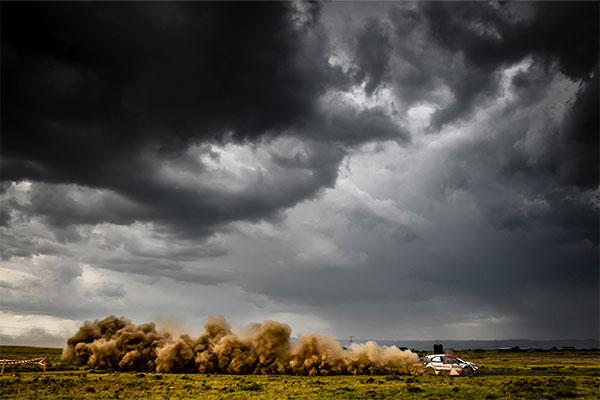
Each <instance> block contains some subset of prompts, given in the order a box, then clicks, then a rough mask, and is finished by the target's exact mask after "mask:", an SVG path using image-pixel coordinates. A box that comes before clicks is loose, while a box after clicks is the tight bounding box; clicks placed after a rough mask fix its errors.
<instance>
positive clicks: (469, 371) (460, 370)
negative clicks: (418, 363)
mask: <svg viewBox="0 0 600 400" xmlns="http://www.w3.org/2000/svg"><path fill="white" fill-rule="evenodd" d="M423 367H424V368H425V374H427V375H452V376H459V375H464V376H468V377H472V376H473V375H479V367H478V366H477V365H475V364H473V363H472V362H468V361H464V360H461V359H460V358H458V357H454V356H453V355H450V354H433V355H430V356H425V357H423Z"/></svg>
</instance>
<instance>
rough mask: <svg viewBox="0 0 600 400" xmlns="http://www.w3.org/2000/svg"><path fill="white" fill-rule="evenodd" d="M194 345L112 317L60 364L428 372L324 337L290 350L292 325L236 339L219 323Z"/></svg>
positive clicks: (264, 327)
mask: <svg viewBox="0 0 600 400" xmlns="http://www.w3.org/2000/svg"><path fill="white" fill-rule="evenodd" d="M204 328H205V331H204V333H202V334H201V335H200V336H198V337H197V338H193V337H191V336H189V335H187V334H183V335H180V336H179V338H177V339H173V338H172V337H171V335H170V334H168V333H162V332H158V331H157V330H156V326H155V324H154V323H152V322H149V323H146V324H141V325H134V324H133V323H131V321H129V320H127V319H124V318H117V317H115V316H112V315H111V316H109V317H107V318H105V319H103V320H101V321H99V320H96V321H94V322H89V321H86V322H85V323H84V324H83V325H82V326H81V328H80V329H79V331H78V332H77V333H76V334H75V335H74V336H73V337H71V338H70V339H69V340H68V341H67V347H65V349H64V350H63V356H62V357H63V359H64V360H66V361H72V362H76V363H79V364H82V365H87V366H89V367H91V368H94V369H112V370H122V371H156V372H200V373H222V374H288V375H343V374H353V375H364V374H412V375H419V374H422V373H423V368H422V366H421V364H420V362H419V358H418V356H417V355H416V354H415V353H413V352H411V351H409V350H400V349H398V348H397V347H395V346H391V347H387V346H383V347H380V346H378V345H377V343H375V342H367V343H365V344H359V343H354V344H352V345H351V346H350V348H348V349H345V348H343V347H342V346H341V345H340V344H339V343H338V342H337V341H336V340H334V339H332V338H330V337H329V336H327V335H319V334H311V335H306V336H300V337H299V338H298V342H297V343H291V341H290V335H291V332H292V330H291V328H290V327H289V325H287V324H284V323H280V322H275V321H266V322H264V323H263V324H259V323H254V324H250V325H248V326H247V327H246V328H244V329H243V331H242V332H237V333H234V332H233V331H232V329H231V326H230V325H229V324H228V323H227V321H225V318H223V317H221V316H217V317H213V318H210V319H209V320H208V322H207V323H206V324H205V325H204Z"/></svg>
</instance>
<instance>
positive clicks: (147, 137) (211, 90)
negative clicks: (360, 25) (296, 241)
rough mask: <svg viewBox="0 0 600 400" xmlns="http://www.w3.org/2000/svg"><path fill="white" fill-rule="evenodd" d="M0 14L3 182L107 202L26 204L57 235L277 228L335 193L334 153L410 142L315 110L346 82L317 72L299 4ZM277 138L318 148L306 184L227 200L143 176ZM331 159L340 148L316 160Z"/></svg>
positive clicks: (42, 196) (318, 56)
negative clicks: (85, 227)
mask: <svg viewBox="0 0 600 400" xmlns="http://www.w3.org/2000/svg"><path fill="white" fill-rule="evenodd" d="M2 7H3V13H2V15H3V24H2V32H3V33H2V52H3V57H2V59H3V74H2V81H3V85H2V97H3V103H2V114H3V119H2V130H3V135H2V172H3V174H2V179H3V180H15V181H18V180H21V179H30V180H34V181H43V182H49V183H65V184H69V183H74V184H77V185H80V186H84V187H93V188H94V187H95V188H102V189H108V190H110V193H109V194H108V195H107V198H102V199H97V200H96V201H95V202H94V204H91V205H90V204H75V203H74V201H73V200H72V199H69V198H68V196H67V195H66V193H65V192H64V190H62V189H60V188H53V189H47V191H46V193H36V196H35V197H34V198H33V200H32V202H31V205H29V206H28V211H29V212H31V213H34V214H41V215H45V216H46V219H47V222H48V223H49V224H50V225H52V226H53V227H55V228H56V229H57V230H58V229H63V230H64V229H66V227H68V226H70V225H73V224H95V223H99V222H110V223H116V224H130V223H132V222H133V221H139V220H141V221H155V222H158V223H159V224H161V225H165V226H169V227H171V228H174V229H179V230H181V232H182V235H194V236H198V235H209V234H210V233H211V232H212V230H213V229H214V227H215V226H218V225H220V224H224V223H227V222H230V221H235V220H240V219H249V220H257V219H261V218H273V217H277V213H278V212H279V210H281V209H283V208H287V207H290V206H293V205H294V204H296V203H297V202H298V201H301V200H304V199H306V198H311V197H313V196H315V194H317V193H318V192H319V190H320V189H321V188H323V187H328V186H331V185H333V183H334V182H335V178H336V176H337V166H338V164H339V162H340V161H341V159H342V157H343V155H344V152H345V150H344V147H343V146H347V145H356V144H360V143H363V142H365V141H370V140H381V139H383V140H387V139H392V140H399V141H406V140H407V138H408V133H407V132H406V131H403V130H402V129H400V128H399V127H397V126H396V125H395V124H394V123H393V122H392V121H391V120H390V117H389V116H388V115H386V114H385V113H384V112H382V111H381V110H379V109H377V108H374V109H367V110H363V111H360V112H357V111H353V110H343V109H342V110H337V111H336V112H335V113H333V114H331V113H329V112H326V111H324V110H322V109H321V107H320V105H319V103H318V99H319V97H320V96H321V95H323V94H324V93H325V92H326V90H328V89H335V88H344V87H347V86H348V83H349V78H347V77H346V76H344V74H343V73H342V71H341V68H339V67H332V66H331V65H330V64H328V62H327V47H326V46H327V44H326V43H327V41H326V40H324V39H326V37H325V36H324V35H325V34H324V32H323V29H322V28H321V27H320V26H319V23H318V14H319V9H320V7H317V6H314V5H311V4H308V5H301V7H299V9H295V8H294V7H293V5H292V3H287V2H275V3H261V4H250V3H239V4H237V3H235V4H234V3H222V4H216V3H153V4H141V3H124V4H116V3H115V4H108V3H105V4H100V3H98V4H94V3H86V4H84V3H69V4H61V5H60V6H59V5H57V4H52V3H43V4H38V3H36V4H35V5H31V4H29V5H27V6H25V5H24V4H18V3H10V4H8V3H7V4H3V6H2ZM370 74H371V73H370ZM370 79H372V80H373V79H379V78H377V77H376V76H375V77H371V78H370ZM286 131H287V132H291V131H293V132H294V135H296V136H298V137H309V138H310V140H312V141H314V142H315V143H316V144H314V146H313V147H314V148H315V149H316V150H315V152H316V154H315V155H312V156H311V158H312V159H313V160H314V159H318V160H320V161H319V162H317V163H312V164H310V165H307V166H305V167H308V169H309V170H308V172H309V173H310V174H311V178H310V179H303V180H300V181H299V182H294V181H292V180H290V179H287V180H286V179H282V180H281V181H280V182H279V183H280V184H283V185H282V186H281V187H280V188H279V190H277V191H273V190H272V188H271V187H261V185H260V184H258V183H259V182H257V186H256V189H249V190H247V191H244V192H236V193H226V192H217V191H214V190H205V191H198V190H196V189H194V188H190V187H182V186H176V185H174V184H173V183H172V182H169V181H165V180H164V179H161V178H159V175H160V171H158V170H157V162H158V163H163V164H167V165H169V167H177V168H179V169H182V170H185V171H184V172H188V173H193V174H198V173H200V172H202V171H204V169H205V166H204V165H203V163H202V162H200V161H199V160H198V159H197V158H193V157H188V156H187V155H186V154H185V151H186V150H187V149H189V148H190V146H195V145H199V144H202V143H208V144H210V143H229V142H232V141H233V142H237V143H263V144H264V143H268V140H270V139H273V138H275V137H277V136H278V135H280V134H281V133H283V132H286ZM319 143H324V145H321V144H319ZM331 143H335V144H338V145H341V146H342V147H341V148H339V149H336V148H335V147H334V148H333V149H327V148H325V147H323V146H325V144H331ZM205 151H206V152H210V149H209V148H207V149H205ZM289 169H291V172H290V173H291V175H290V176H294V175H293V174H294V171H297V169H296V168H294V167H292V168H289ZM124 171H127V172H126V173H124ZM288 172H289V171H286V170H282V171H280V174H282V176H284V175H286V174H288ZM286 182H287V183H286ZM284 183H285V184H284ZM38 188H39V187H38ZM37 192H39V189H38V191H37ZM66 204H70V205H71V206H69V207H65V205H66ZM8 221H9V215H8V211H7V210H6V209H3V212H2V223H3V224H7V223H8ZM175 227H176V228H175ZM67 233H68V232H67ZM71 233H72V232H71ZM71 236H72V235H66V236H65V240H69V238H70V237H71Z"/></svg>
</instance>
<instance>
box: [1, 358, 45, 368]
mask: <svg viewBox="0 0 600 400" xmlns="http://www.w3.org/2000/svg"><path fill="white" fill-rule="evenodd" d="M12 364H35V365H41V366H45V365H46V357H42V358H31V359H29V360H7V359H5V358H0V365H12Z"/></svg>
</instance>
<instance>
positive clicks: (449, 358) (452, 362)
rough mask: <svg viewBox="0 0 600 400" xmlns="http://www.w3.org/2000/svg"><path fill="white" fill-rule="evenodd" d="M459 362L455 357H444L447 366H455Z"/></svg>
mask: <svg viewBox="0 0 600 400" xmlns="http://www.w3.org/2000/svg"><path fill="white" fill-rule="evenodd" d="M457 362H458V361H457V360H456V358H454V357H444V363H447V364H455V363H457Z"/></svg>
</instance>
